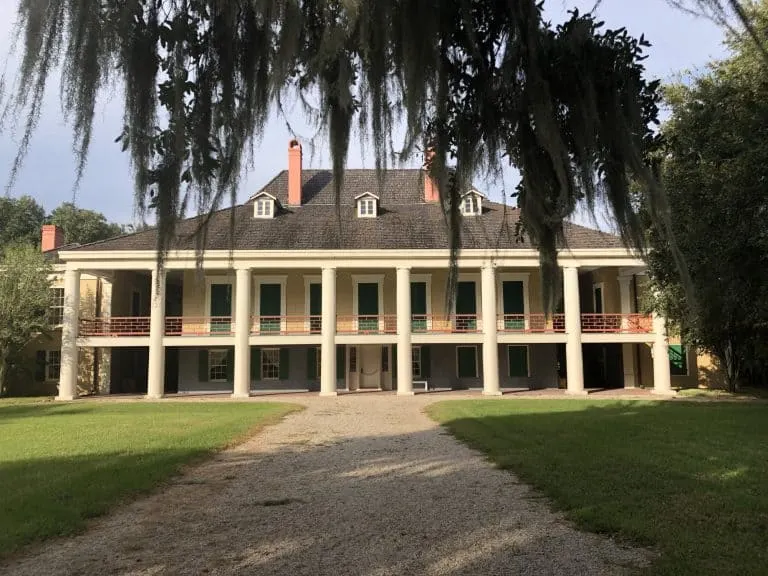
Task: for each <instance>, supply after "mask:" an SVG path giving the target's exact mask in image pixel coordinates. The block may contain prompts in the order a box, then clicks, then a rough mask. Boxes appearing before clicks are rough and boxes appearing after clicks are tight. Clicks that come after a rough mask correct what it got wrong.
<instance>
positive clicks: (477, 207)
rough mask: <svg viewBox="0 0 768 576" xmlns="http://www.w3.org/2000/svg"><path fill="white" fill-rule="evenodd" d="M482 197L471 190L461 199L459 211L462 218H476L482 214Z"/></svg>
mask: <svg viewBox="0 0 768 576" xmlns="http://www.w3.org/2000/svg"><path fill="white" fill-rule="evenodd" d="M482 198H483V196H482V194H480V193H479V192H477V191H476V190H471V191H469V192H468V193H467V194H465V195H464V196H463V197H462V199H461V205H460V206H459V210H460V211H461V213H462V215H463V216H477V215H479V214H482V213H483V200H482Z"/></svg>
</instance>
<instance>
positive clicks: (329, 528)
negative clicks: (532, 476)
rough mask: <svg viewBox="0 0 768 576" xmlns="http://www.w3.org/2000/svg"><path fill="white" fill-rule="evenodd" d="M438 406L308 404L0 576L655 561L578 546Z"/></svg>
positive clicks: (566, 566)
mask: <svg viewBox="0 0 768 576" xmlns="http://www.w3.org/2000/svg"><path fill="white" fill-rule="evenodd" d="M435 399H436V398H435V397H434V396H432V397H430V396H416V397H415V398H414V397H412V398H398V397H396V396H390V395H369V394H361V395H355V396H342V397H339V398H333V399H325V398H311V397H309V398H308V397H306V396H305V397H302V398H301V402H302V403H303V404H305V405H306V406H307V410H305V411H303V412H301V413H297V414H294V415H291V416H289V417H287V418H286V419H285V421H284V422H282V423H280V424H278V425H276V426H273V427H270V428H267V429H266V430H265V431H263V432H262V433H260V434H258V435H256V436H254V437H253V438H251V439H250V440H249V441H247V442H246V443H244V444H242V445H240V446H238V447H237V448H234V449H232V450H228V451H226V452H223V453H221V454H220V455H218V456H217V457H216V458H214V459H213V460H211V461H209V462H207V463H205V464H203V465H201V466H198V467H196V468H194V469H191V470H190V471H189V472H188V473H186V474H185V475H183V476H181V477H179V478H177V479H176V480H175V481H174V482H173V483H172V484H171V485H170V486H169V487H168V488H167V489H165V490H163V491H162V492H158V493H157V494H155V495H152V496H150V497H148V498H145V499H142V500H140V501H137V502H134V503H132V504H129V505H127V506H125V507H122V508H121V509H119V510H118V511H116V512H115V513H114V514H111V515H110V516H108V517H105V518H103V519H100V520H97V521H94V522H93V524H92V525H91V527H90V528H89V530H88V531H87V532H86V533H84V534H82V535H80V536H77V537H74V538H69V539H60V540H54V541H51V542H48V543H46V544H43V545H42V546H40V547H38V548H36V549H33V550H32V551H30V552H29V553H27V554H26V555H25V556H22V557H19V558H15V559H13V560H12V561H10V562H9V563H6V564H5V565H3V566H0V574H14V575H30V576H31V575H35V576H37V575H39V574H46V575H50V576H54V575H61V574H82V575H90V574H124V575H135V576H150V575H151V576H155V575H160V574H163V575H165V574H169V575H170V574H173V575H177V574H178V575H186V574H189V575H192V574H260V575H261V574H287V575H291V576H298V575H304V574H306V575H323V574H332V575H334V576H342V575H347V574H349V575H352V574H354V575H366V576H374V575H375V576H378V575H384V574H536V575H543V574H567V575H577V574H589V575H592V574H623V573H632V572H634V571H635V570H636V569H637V568H638V567H641V566H645V565H647V563H648V561H649V558H650V555H649V554H648V553H647V552H645V551H642V550H637V549H628V548H625V547H621V546H619V545H617V544H616V543H615V542H613V541H611V540H609V539H607V538H604V537H601V536H597V535H594V534H588V533H584V532H580V531H577V530H576V529H575V528H574V527H573V526H571V525H570V524H569V523H567V522H565V521H564V520H563V519H562V517H561V516H560V515H558V514H555V513H553V512H552V511H551V510H550V508H549V507H548V505H547V503H546V501H545V500H543V499H542V498H539V497H537V496H536V494H535V493H533V492H532V491H531V489H529V488H528V487H527V486H525V485H523V484H520V483H518V481H517V480H516V478H515V477H514V476H513V475H512V474H509V473H507V472H504V471H501V470H497V469H495V468H493V467H492V466H491V465H489V464H488V463H487V462H486V461H485V460H484V459H483V458H482V457H480V456H479V455H478V454H477V453H475V452H473V451H471V450H470V449H468V448H466V447H465V446H463V445H461V444H459V443H458V442H456V441H455V440H454V439H453V438H452V437H451V436H449V435H447V433H445V432H444V431H442V430H441V429H440V428H439V427H438V426H437V425H435V424H434V423H433V422H432V421H431V420H429V419H428V418H427V417H426V416H424V414H423V413H422V410H423V409H424V406H425V405H426V404H427V403H429V402H430V401H434V400H435ZM438 399H439V398H438Z"/></svg>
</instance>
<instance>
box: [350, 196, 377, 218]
mask: <svg viewBox="0 0 768 576" xmlns="http://www.w3.org/2000/svg"><path fill="white" fill-rule="evenodd" d="M355 202H356V203H357V217H358V218H376V216H378V214H379V197H378V196H376V194H371V193H370V192H365V193H363V194H360V195H359V196H357V197H355Z"/></svg>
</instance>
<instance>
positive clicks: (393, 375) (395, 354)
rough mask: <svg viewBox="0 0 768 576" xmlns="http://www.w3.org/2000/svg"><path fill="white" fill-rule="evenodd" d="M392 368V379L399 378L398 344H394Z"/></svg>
mask: <svg viewBox="0 0 768 576" xmlns="http://www.w3.org/2000/svg"><path fill="white" fill-rule="evenodd" d="M390 370H391V371H392V379H393V380H397V344H392V366H390Z"/></svg>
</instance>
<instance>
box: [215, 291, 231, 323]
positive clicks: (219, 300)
mask: <svg viewBox="0 0 768 576" xmlns="http://www.w3.org/2000/svg"><path fill="white" fill-rule="evenodd" d="M231 330H232V284H211V332H230V331H231Z"/></svg>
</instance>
